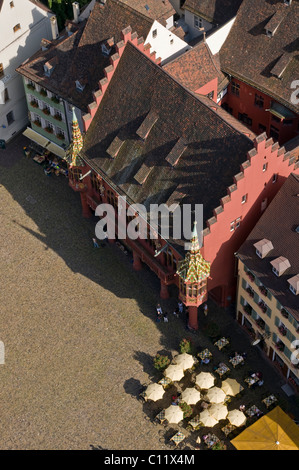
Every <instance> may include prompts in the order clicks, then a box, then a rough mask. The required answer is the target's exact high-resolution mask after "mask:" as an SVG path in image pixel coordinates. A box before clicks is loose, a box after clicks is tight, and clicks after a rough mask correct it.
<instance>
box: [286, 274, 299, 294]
mask: <svg viewBox="0 0 299 470" xmlns="http://www.w3.org/2000/svg"><path fill="white" fill-rule="evenodd" d="M288 283H289V289H290V291H291V292H292V293H293V294H294V295H298V294H299V274H297V275H296V276H293V277H291V279H288Z"/></svg>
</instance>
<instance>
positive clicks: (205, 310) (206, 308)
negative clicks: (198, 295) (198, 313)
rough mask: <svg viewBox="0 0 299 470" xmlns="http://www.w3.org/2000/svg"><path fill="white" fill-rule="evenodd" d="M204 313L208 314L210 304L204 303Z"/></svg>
mask: <svg viewBox="0 0 299 470" xmlns="http://www.w3.org/2000/svg"><path fill="white" fill-rule="evenodd" d="M203 313H204V314H205V316H206V317H207V316H208V306H207V304H204V306H203Z"/></svg>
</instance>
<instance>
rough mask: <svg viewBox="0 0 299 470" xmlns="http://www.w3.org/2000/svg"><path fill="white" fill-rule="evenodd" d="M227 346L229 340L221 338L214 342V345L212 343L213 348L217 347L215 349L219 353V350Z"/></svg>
mask: <svg viewBox="0 0 299 470" xmlns="http://www.w3.org/2000/svg"><path fill="white" fill-rule="evenodd" d="M227 344H229V340H228V339H227V338H221V339H219V340H218V341H216V343H214V346H217V348H218V349H219V351H220V350H221V349H223V348H224V346H226V345H227Z"/></svg>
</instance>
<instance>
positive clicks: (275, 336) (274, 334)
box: [272, 333, 277, 343]
mask: <svg viewBox="0 0 299 470" xmlns="http://www.w3.org/2000/svg"><path fill="white" fill-rule="evenodd" d="M272 339H273V341H274V343H276V341H277V334H276V333H272Z"/></svg>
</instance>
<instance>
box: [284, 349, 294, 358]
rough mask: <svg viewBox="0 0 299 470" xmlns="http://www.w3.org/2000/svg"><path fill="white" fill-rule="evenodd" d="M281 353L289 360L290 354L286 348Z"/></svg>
mask: <svg viewBox="0 0 299 470" xmlns="http://www.w3.org/2000/svg"><path fill="white" fill-rule="evenodd" d="M283 353H284V355H285V356H287V358H289V359H291V355H292V352H291V351H290V350H289V349H288V348H287V347H286V346H285V347H284V350H283Z"/></svg>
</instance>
